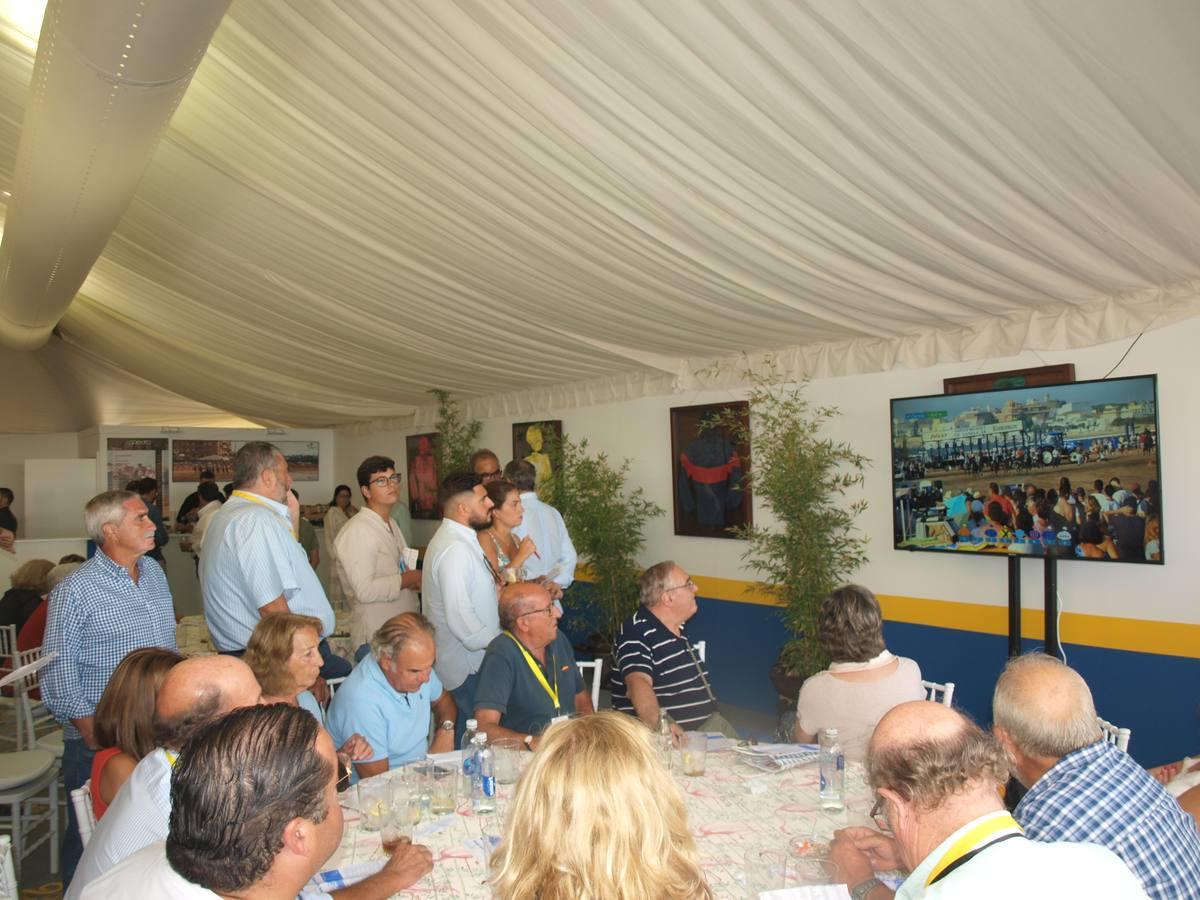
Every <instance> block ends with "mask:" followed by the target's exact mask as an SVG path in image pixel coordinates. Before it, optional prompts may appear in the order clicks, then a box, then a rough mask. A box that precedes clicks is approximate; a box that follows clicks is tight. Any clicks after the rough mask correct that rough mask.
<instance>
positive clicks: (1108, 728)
mask: <svg viewBox="0 0 1200 900" xmlns="http://www.w3.org/2000/svg"><path fill="white" fill-rule="evenodd" d="M1096 721H1097V722H1098V723H1099V724H1100V731H1101V732H1102V733H1103V735H1104V742H1105V743H1106V744H1116V746H1117V749H1118V750H1124V751H1125V752H1126V753H1128V752H1129V736H1130V735H1131V734H1133V732H1132V731H1130V730H1129V729H1128V728H1118V727H1117V726H1116V725H1114V724H1113V723H1112V722H1106V721H1105V720H1104V719H1101V718H1100V717H1099V716H1096Z"/></svg>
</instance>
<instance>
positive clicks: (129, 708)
mask: <svg viewBox="0 0 1200 900" xmlns="http://www.w3.org/2000/svg"><path fill="white" fill-rule="evenodd" d="M182 659H183V657H182V656H180V655H179V654H178V653H176V652H175V651H174V650H167V649H166V648H165V647H142V648H141V649H140V650H131V651H130V652H129V653H127V654H125V658H124V659H122V660H121V662H120V663H119V664H118V665H117V668H116V669H114V670H113V673H112V677H111V678H109V679H108V684H107V685H105V688H104V693H103V694H101V695H100V702H99V703H97V704H96V714H95V715H96V718H95V722H94V723H93V727H94V728H95V734H96V746H97V747H99V748H101V749H103V748H105V747H120V748H121V750H122V751H123V752H125V753H128V754H129V755H130V756H132V757H133V758H134V759H141V758H142V757H144V756H147V755H148V754H149V753H150V752H151V751H152V750H153V749H154V747H155V743H154V701H155V700H156V699H157V697H158V689H159V688H160V687H162V683H163V679H164V678H166V677H167V673H168V672H169V671H171V669H172V668H173V667H174V666H175V664H176V663H177V662H179V661H180V660H182Z"/></svg>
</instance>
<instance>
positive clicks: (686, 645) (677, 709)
mask: <svg viewBox="0 0 1200 900" xmlns="http://www.w3.org/2000/svg"><path fill="white" fill-rule="evenodd" d="M639 587H640V589H641V592H642V605H641V607H640V608H639V609H638V611H637V612H635V613H634V614H633V616H632V617H631V618H630V619H628V620H627V621H626V622H625V624H624V625H622V626H621V631H620V633H619V634H618V635H617V641H616V653H615V663H616V664H615V666H614V669H613V676H612V705H613V709H618V710H621V711H622V712H627V713H630V714H632V715H636V716H637V717H638V718H639V719H641V720H642V721H643V722H645V723H646V724H647V725H649V726H650V727H651V728H657V727H658V714H659V711H660V710H666V711H667V713H668V714H669V715H670V716H671V719H672V720H673V722H674V723H675V724H674V725H673V730H674V731H675V732H676V734H677V735H678V733H679V732H680V729H681V728H682V729H687V730H689V731H690V730H694V729H696V728H698V727H700V725H701V724H702V723H703V722H704V720H705V719H707V718H708V717H709V716H711V715H712V714H713V713H715V712H716V711H717V702H716V698H715V697H714V696H713V693H712V690H711V688H710V684H709V679H708V672H707V671H706V670H705V668H704V663H702V662H701V661H700V655H699V654H698V653H697V652H696V649H695V648H694V647H693V646H692V643H691V641H689V640H688V639H687V636H686V635H685V634H684V633H683V632H684V628H683V626H684V623H685V622H687V620H688V619H690V618H691V617H692V616H694V615H695V614H696V609H697V606H696V583H695V582H694V581H692V579H691V578H689V577H688V574H687V572H685V571H683V569H681V568H680V567H679V566H677V565H675V563H674V562H673V561H671V560H667V561H666V562H660V563H658V564H656V565H653V566H651V567H650V568H649V569H647V570H646V571H645V573H644V574H643V575H642V578H641V581H640V582H639Z"/></svg>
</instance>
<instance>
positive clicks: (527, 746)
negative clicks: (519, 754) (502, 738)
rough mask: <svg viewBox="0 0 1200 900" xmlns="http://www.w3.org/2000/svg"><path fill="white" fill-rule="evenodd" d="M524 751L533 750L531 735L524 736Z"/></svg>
mask: <svg viewBox="0 0 1200 900" xmlns="http://www.w3.org/2000/svg"><path fill="white" fill-rule="evenodd" d="M525 749H526V750H532V749H533V735H532V734H527V735H525Z"/></svg>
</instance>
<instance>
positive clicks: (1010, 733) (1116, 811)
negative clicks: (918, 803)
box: [992, 653, 1200, 900]
mask: <svg viewBox="0 0 1200 900" xmlns="http://www.w3.org/2000/svg"><path fill="white" fill-rule="evenodd" d="M992 719H993V721H994V727H995V732H996V737H997V738H998V739H999V740H1000V743H1001V744H1003V745H1004V747H1005V749H1006V750H1007V751H1008V752H1009V754H1010V756H1011V757H1012V760H1013V772H1014V774H1015V775H1016V777H1017V779H1018V780H1019V781H1020V782H1021V783H1022V784H1023V785H1025V786H1026V787H1028V788H1029V792H1028V793H1027V794H1026V795H1025V796H1024V798H1022V800H1021V802H1020V803H1019V804H1017V808H1016V810H1014V812H1013V815H1014V817H1015V818H1016V820H1017V821H1018V822H1019V823H1020V824H1021V827H1022V828H1024V829H1025V834H1026V836H1027V837H1029V838H1032V839H1033V840H1035V841H1047V842H1048V841H1087V842H1090V843H1093V844H1099V845H1100V846H1102V847H1107V848H1108V849H1110V850H1112V851H1113V852H1114V853H1116V854H1117V856H1119V857H1121V859H1122V860H1124V862H1125V864H1126V865H1127V866H1129V868H1130V870H1131V871H1132V872H1133V873H1134V875H1136V876H1137V877H1138V878H1139V879H1140V880H1141V882H1142V886H1143V887H1144V888H1145V889H1146V893H1147V894H1148V895H1149V896H1150V897H1151V898H1155V900H1189V898H1200V835H1198V833H1197V831H1196V823H1195V820H1194V819H1193V818H1192V817H1191V816H1189V815H1188V814H1187V813H1185V812H1183V810H1181V809H1180V808H1179V804H1178V803H1177V802H1176V801H1175V799H1174V798H1173V797H1171V795H1170V794H1168V793H1167V792H1166V790H1164V789H1163V787H1162V785H1161V784H1159V783H1158V782H1157V781H1155V780H1154V778H1152V777H1151V776H1150V774H1149V773H1148V772H1146V770H1145V769H1143V768H1142V767H1141V766H1139V765H1138V764H1137V763H1136V762H1134V761H1133V759H1132V758H1131V757H1130V756H1129V754H1128V753H1126V752H1125V751H1123V750H1118V749H1117V748H1116V747H1115V746H1114V745H1113V744H1109V743H1106V742H1105V741H1104V740H1103V736H1102V734H1101V732H1100V726H1099V724H1098V723H1097V719H1096V707H1095V706H1094V705H1093V703H1092V693H1091V691H1090V690H1088V686H1087V684H1086V683H1085V682H1084V680H1083V678H1081V677H1080V675H1079V673H1078V672H1076V671H1075V670H1074V669H1071V668H1068V667H1067V666H1066V665H1064V664H1063V663H1062V662H1060V661H1059V660H1058V659H1057V658H1056V657H1053V656H1046V655H1045V654H1042V653H1032V654H1029V655H1027V656H1022V657H1019V658H1017V659H1014V660H1011V661H1010V662H1009V664H1008V665H1007V666H1006V667H1005V669H1004V672H1003V673H1001V675H1000V679H999V681H997V682H996V691H995V694H994V695H993V697H992Z"/></svg>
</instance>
